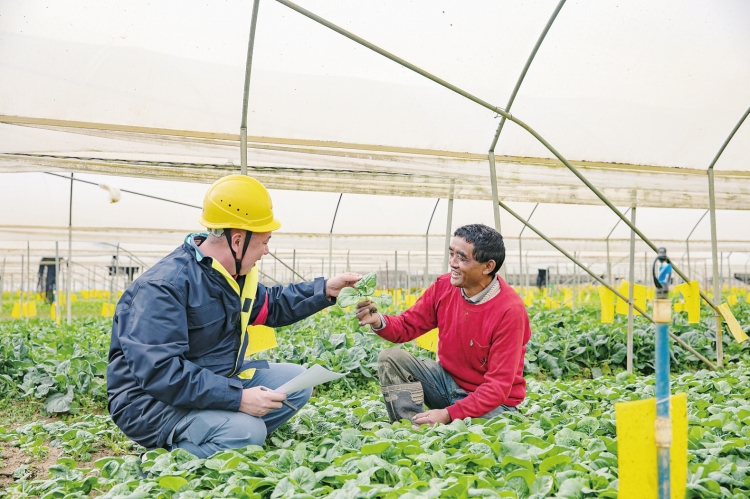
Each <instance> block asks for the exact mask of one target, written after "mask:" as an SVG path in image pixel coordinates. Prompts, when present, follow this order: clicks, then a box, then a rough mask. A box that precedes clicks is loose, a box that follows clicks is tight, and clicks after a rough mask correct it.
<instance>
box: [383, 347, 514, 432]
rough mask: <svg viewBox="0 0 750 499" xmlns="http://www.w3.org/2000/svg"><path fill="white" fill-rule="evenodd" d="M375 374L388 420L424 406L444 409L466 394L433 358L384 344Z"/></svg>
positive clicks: (496, 412)
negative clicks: (418, 355) (423, 357)
mask: <svg viewBox="0 0 750 499" xmlns="http://www.w3.org/2000/svg"><path fill="white" fill-rule="evenodd" d="M378 377H379V378H380V388H381V390H382V391H383V398H384V399H385V407H386V410H387V411H388V416H389V417H390V419H391V422H392V423H393V422H395V421H400V420H402V419H408V420H410V421H411V419H412V418H413V417H414V416H415V415H416V414H419V413H420V412H424V406H425V405H427V407H428V408H430V409H445V408H446V407H448V406H449V405H453V404H455V403H456V402H457V401H459V400H461V399H462V398H464V397H466V396H467V395H468V393H467V392H466V390H464V389H463V388H461V387H460V386H458V384H457V383H456V382H455V381H454V380H453V378H452V377H451V375H450V374H448V372H447V371H446V370H445V369H444V368H443V366H441V365H440V364H439V363H437V362H435V361H434V360H432V359H418V358H416V357H414V356H413V355H412V354H410V353H409V352H407V351H406V350H402V349H400V348H387V349H385V350H383V351H382V352H380V355H378ZM517 410H518V409H516V408H515V407H511V406H507V405H501V406H500V407H497V408H495V409H493V410H491V411H490V412H488V413H487V414H484V415H483V416H482V417H483V418H486V419H490V418H493V417H495V416H497V415H499V414H502V413H503V412H505V411H517Z"/></svg>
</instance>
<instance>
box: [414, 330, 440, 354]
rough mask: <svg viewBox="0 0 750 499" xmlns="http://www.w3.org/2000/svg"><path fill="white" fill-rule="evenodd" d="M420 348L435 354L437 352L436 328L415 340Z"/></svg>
mask: <svg viewBox="0 0 750 499" xmlns="http://www.w3.org/2000/svg"><path fill="white" fill-rule="evenodd" d="M415 342H416V344H417V346H418V347H420V348H424V349H425V350H429V351H430V352H434V353H437V350H438V330H437V328H435V329H432V330H431V331H427V332H426V333H425V334H423V335H422V336H420V337H419V338H417V339H416V340H415Z"/></svg>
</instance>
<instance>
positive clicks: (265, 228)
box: [199, 216, 281, 232]
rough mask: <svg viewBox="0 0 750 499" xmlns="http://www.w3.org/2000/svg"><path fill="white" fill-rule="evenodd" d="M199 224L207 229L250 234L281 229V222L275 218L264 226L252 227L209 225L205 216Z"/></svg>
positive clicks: (227, 224)
mask: <svg viewBox="0 0 750 499" xmlns="http://www.w3.org/2000/svg"><path fill="white" fill-rule="evenodd" d="M199 223H200V224H201V225H202V226H203V227H205V228H207V229H241V230H249V231H250V232H273V231H275V230H279V228H281V222H279V221H278V220H276V219H275V218H274V219H273V220H271V221H270V222H268V223H266V224H262V225H250V224H236V223H225V224H220V223H209V222H207V221H206V220H205V219H204V218H203V216H201V217H200V220H199Z"/></svg>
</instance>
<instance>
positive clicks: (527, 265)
mask: <svg viewBox="0 0 750 499" xmlns="http://www.w3.org/2000/svg"><path fill="white" fill-rule="evenodd" d="M529 270H530V269H529V252H528V251H527V252H526V289H527V290H528V289H529V287H530V286H529Z"/></svg>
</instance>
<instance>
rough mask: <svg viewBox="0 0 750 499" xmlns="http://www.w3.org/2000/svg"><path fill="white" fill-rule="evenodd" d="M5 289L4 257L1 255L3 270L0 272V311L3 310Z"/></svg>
mask: <svg viewBox="0 0 750 499" xmlns="http://www.w3.org/2000/svg"><path fill="white" fill-rule="evenodd" d="M4 291H5V257H3V270H2V272H0V313H2V311H3V292H4Z"/></svg>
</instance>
